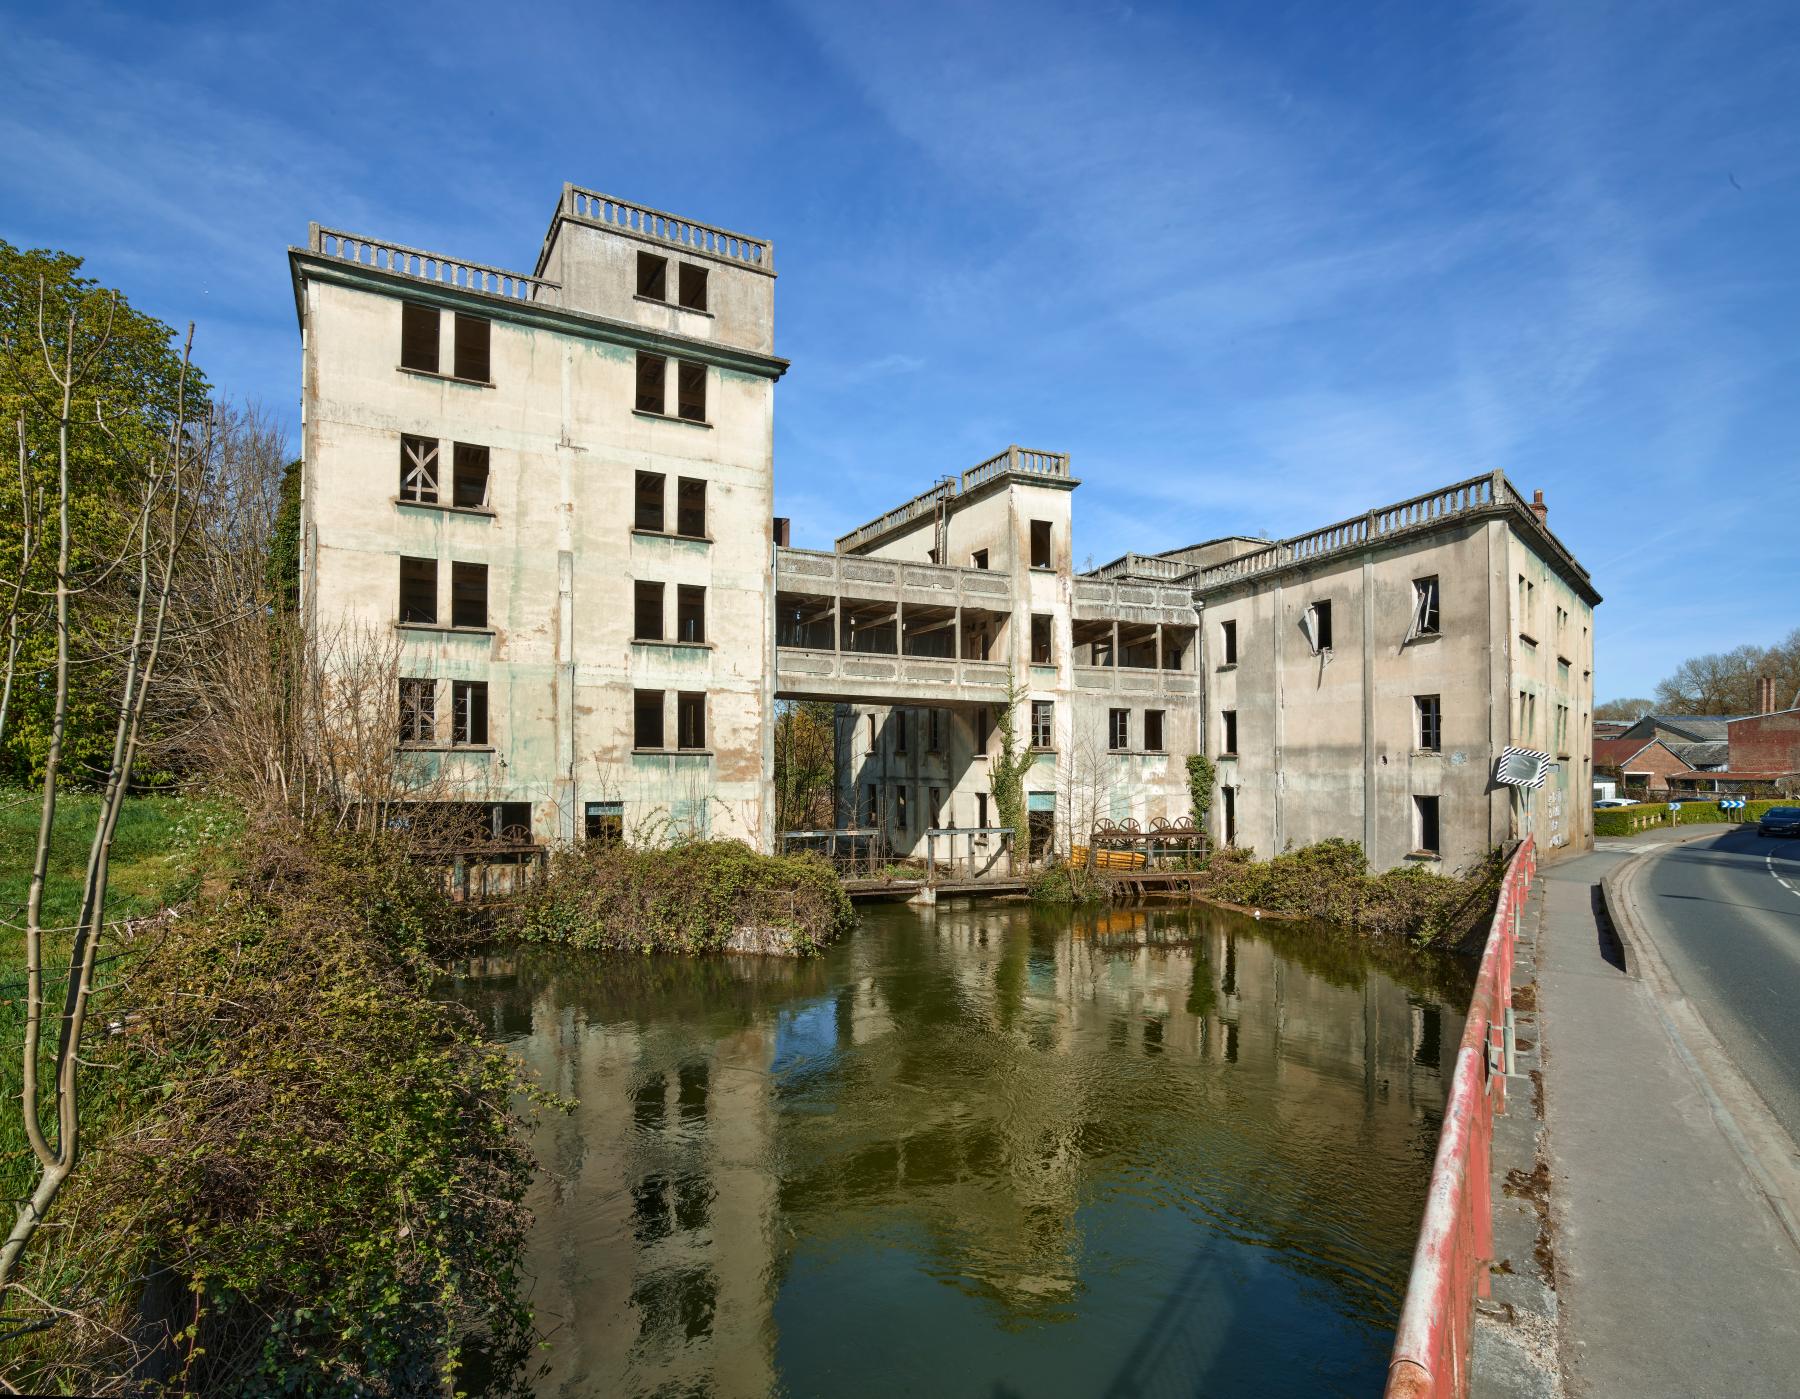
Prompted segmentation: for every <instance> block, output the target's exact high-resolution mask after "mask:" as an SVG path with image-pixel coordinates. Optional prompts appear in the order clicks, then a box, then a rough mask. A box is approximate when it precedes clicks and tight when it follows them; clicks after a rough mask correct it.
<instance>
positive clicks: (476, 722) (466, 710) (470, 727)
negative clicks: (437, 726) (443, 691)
mask: <svg viewBox="0 0 1800 1399" xmlns="http://www.w3.org/2000/svg"><path fill="white" fill-rule="evenodd" d="M450 692H451V701H452V711H451V724H450V741H451V742H452V743H464V744H474V745H476V746H485V745H486V743H487V741H488V687H487V681H485V680H457V681H453V682H452V683H451V686H450Z"/></svg>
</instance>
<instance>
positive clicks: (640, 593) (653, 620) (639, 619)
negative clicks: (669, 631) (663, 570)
mask: <svg viewBox="0 0 1800 1399" xmlns="http://www.w3.org/2000/svg"><path fill="white" fill-rule="evenodd" d="M631 592H632V598H631V602H632V607H631V618H632V621H631V639H632V640H633V641H661V640H662V639H663V585H662V584H661V583H646V582H644V581H643V580H642V579H640V580H639V581H638V582H637V583H635V584H634V585H633V586H632V590H631Z"/></svg>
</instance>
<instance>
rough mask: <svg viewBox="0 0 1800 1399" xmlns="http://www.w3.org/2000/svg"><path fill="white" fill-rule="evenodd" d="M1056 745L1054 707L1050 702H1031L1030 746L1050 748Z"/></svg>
mask: <svg viewBox="0 0 1800 1399" xmlns="http://www.w3.org/2000/svg"><path fill="white" fill-rule="evenodd" d="M1055 744H1056V706H1055V704H1054V703H1053V702H1052V701H1050V700H1033V701H1032V702H1031V746H1032V747H1033V748H1045V749H1048V748H1052V747H1054V746H1055Z"/></svg>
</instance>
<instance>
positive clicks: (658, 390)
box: [637, 352, 666, 414]
mask: <svg viewBox="0 0 1800 1399" xmlns="http://www.w3.org/2000/svg"><path fill="white" fill-rule="evenodd" d="M665 363H666V361H665V360H664V359H663V357H662V356H661V355H646V354H643V353H642V352H640V353H639V354H638V357H637V410H638V412H640V413H657V414H660V413H661V412H662V411H663V379H664V377H665V376H664V373H663V365H664V364H665Z"/></svg>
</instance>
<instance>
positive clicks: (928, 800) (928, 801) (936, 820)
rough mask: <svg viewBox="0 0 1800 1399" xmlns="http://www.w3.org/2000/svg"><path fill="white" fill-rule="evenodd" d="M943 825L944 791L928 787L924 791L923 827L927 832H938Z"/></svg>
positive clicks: (940, 788) (939, 788)
mask: <svg viewBox="0 0 1800 1399" xmlns="http://www.w3.org/2000/svg"><path fill="white" fill-rule="evenodd" d="M943 824H944V789H943V788H942V787H928V788H926V789H925V827H926V829H927V830H938V829H940V828H941V827H942V826H943Z"/></svg>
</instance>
